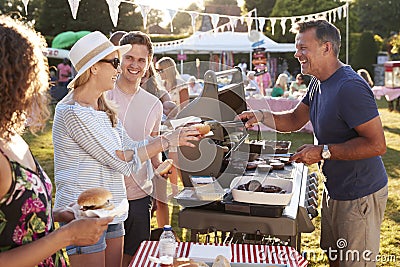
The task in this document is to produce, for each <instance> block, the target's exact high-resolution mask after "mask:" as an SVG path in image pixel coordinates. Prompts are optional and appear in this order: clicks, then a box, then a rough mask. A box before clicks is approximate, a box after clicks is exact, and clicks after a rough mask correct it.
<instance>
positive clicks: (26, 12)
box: [22, 0, 29, 15]
mask: <svg viewBox="0 0 400 267" xmlns="http://www.w3.org/2000/svg"><path fill="white" fill-rule="evenodd" d="M22 3H24V6H25V14H26V15H28V3H29V0H22Z"/></svg>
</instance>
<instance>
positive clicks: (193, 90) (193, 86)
mask: <svg viewBox="0 0 400 267" xmlns="http://www.w3.org/2000/svg"><path fill="white" fill-rule="evenodd" d="M188 88H189V95H195V96H198V95H200V94H201V92H202V91H203V87H202V86H201V85H200V84H199V83H198V82H196V77H194V76H190V77H189V79H188Z"/></svg>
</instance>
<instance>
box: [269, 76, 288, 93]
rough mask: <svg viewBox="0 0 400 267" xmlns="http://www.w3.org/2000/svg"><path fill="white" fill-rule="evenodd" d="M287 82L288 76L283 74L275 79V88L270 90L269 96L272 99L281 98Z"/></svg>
mask: <svg viewBox="0 0 400 267" xmlns="http://www.w3.org/2000/svg"><path fill="white" fill-rule="evenodd" d="M287 81H288V76H287V75H286V74H285V73H281V74H279V76H278V78H277V79H276V82H275V86H274V88H273V89H272V92H271V96H272V97H280V96H283V95H284V93H285V91H286V90H287Z"/></svg>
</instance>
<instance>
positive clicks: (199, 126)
mask: <svg viewBox="0 0 400 267" xmlns="http://www.w3.org/2000/svg"><path fill="white" fill-rule="evenodd" d="M192 127H194V128H196V130H197V131H199V133H200V134H201V135H205V134H208V133H209V132H210V130H211V127H210V125H208V124H203V123H196V124H193V125H192Z"/></svg>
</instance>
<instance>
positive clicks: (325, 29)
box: [290, 19, 341, 56]
mask: <svg viewBox="0 0 400 267" xmlns="http://www.w3.org/2000/svg"><path fill="white" fill-rule="evenodd" d="M313 28H315V34H316V37H317V39H318V40H319V41H320V42H321V44H322V43H325V42H330V43H331V44H332V47H333V52H334V53H335V55H336V56H339V52H340V44H341V37H340V31H339V29H338V28H336V27H335V25H333V24H332V23H330V22H328V21H327V20H325V19H313V20H307V21H299V22H296V23H295V24H293V26H292V28H291V29H290V31H291V32H292V33H294V34H297V33H303V32H305V31H307V30H309V29H313Z"/></svg>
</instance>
